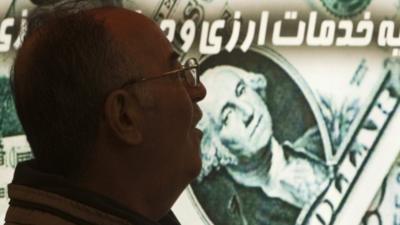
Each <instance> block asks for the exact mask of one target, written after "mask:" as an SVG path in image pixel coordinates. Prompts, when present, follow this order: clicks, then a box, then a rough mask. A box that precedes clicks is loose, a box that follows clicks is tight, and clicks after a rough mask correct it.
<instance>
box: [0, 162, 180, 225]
mask: <svg viewBox="0 0 400 225" xmlns="http://www.w3.org/2000/svg"><path fill="white" fill-rule="evenodd" d="M8 193H9V196H10V207H9V208H8V211H7V214H6V218H5V221H6V223H5V225H16V224H30V225H74V224H80V225H81V224H82V225H122V224H123V225H179V222H178V220H177V219H176V217H175V216H174V214H173V213H172V212H170V213H169V214H167V216H165V217H164V218H162V219H161V220H160V221H159V222H153V221H150V220H149V219H147V218H145V217H143V216H141V215H140V214H138V213H135V212H132V211H130V210H129V209H127V208H125V207H124V206H121V205H120V204H118V203H116V202H114V201H113V200H110V199H108V198H105V197H104V196H100V195H98V194H95V193H92V192H89V191H85V190H82V189H79V188H77V187H75V186H74V185H73V184H71V183H70V182H68V181H67V180H66V179H64V178H63V177H61V176H57V175H54V174H49V173H44V172H41V171H39V170H37V169H35V161H34V160H31V161H28V162H23V163H20V164H18V166H17V168H16V170H15V175H14V179H13V181H12V183H11V184H10V185H9V188H8Z"/></svg>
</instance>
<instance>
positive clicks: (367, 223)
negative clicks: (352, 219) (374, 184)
mask: <svg viewBox="0 0 400 225" xmlns="http://www.w3.org/2000/svg"><path fill="white" fill-rule="evenodd" d="M399 209H400V157H397V160H396V162H395V163H394V164H393V166H392V168H391V170H390V172H389V174H388V175H387V177H386V178H385V180H384V181H383V183H382V186H381V188H380V189H379V190H378V192H377V193H376V196H375V198H374V201H373V202H372V204H371V206H370V207H369V208H368V210H367V212H366V213H365V215H364V216H363V218H362V222H361V223H360V225H386V224H399V222H400V214H399Z"/></svg>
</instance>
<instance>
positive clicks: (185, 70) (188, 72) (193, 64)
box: [121, 58, 200, 88]
mask: <svg viewBox="0 0 400 225" xmlns="http://www.w3.org/2000/svg"><path fill="white" fill-rule="evenodd" d="M198 66H199V64H198V62H197V60H196V59H195V58H190V59H188V60H187V61H186V62H185V64H184V65H182V68H181V69H176V70H171V71H168V72H166V73H163V74H161V75H158V76H153V77H147V78H141V79H134V80H129V81H127V82H126V83H124V84H123V85H122V86H121V88H124V87H126V86H128V85H131V84H134V83H139V82H143V81H148V80H155V79H160V78H164V77H167V76H174V75H175V76H180V77H182V78H183V79H184V80H185V81H186V84H187V85H189V86H190V87H198V86H199V84H200V78H199V74H198V71H197V67H198Z"/></svg>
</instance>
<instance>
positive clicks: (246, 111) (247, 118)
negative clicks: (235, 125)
mask: <svg viewBox="0 0 400 225" xmlns="http://www.w3.org/2000/svg"><path fill="white" fill-rule="evenodd" d="M237 106H238V108H239V110H240V112H241V114H242V120H243V123H244V125H245V126H246V127H248V126H249V125H250V123H251V121H253V118H254V109H253V107H252V106H251V105H250V104H248V103H247V102H243V101H241V102H238V104H237Z"/></svg>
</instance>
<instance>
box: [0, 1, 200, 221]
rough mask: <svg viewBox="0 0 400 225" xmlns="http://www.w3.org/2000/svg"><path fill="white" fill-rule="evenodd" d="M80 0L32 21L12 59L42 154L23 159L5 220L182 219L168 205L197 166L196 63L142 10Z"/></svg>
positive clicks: (18, 98)
mask: <svg viewBox="0 0 400 225" xmlns="http://www.w3.org/2000/svg"><path fill="white" fill-rule="evenodd" d="M67 6H68V7H69V8H68V10H66V9H65V7H67ZM76 6H77V5H76V4H71V5H69V4H67V5H63V6H60V7H64V8H60V9H55V11H52V12H51V13H50V14H47V16H46V17H44V16H43V15H38V16H36V17H35V18H40V21H43V19H44V20H45V22H36V21H35V18H34V19H32V20H31V23H30V25H29V27H28V31H27V36H26V37H25V40H24V43H23V45H22V47H21V48H20V50H19V52H18V55H17V57H16V60H15V65H14V74H13V77H12V85H13V89H14V97H15V103H16V108H17V113H18V116H19V118H20V120H21V123H22V125H23V128H24V130H25V132H26V135H27V139H28V141H29V143H30V145H31V148H32V151H33V154H34V156H35V159H34V160H32V161H29V162H26V163H21V164H20V165H18V167H17V169H16V172H15V176H14V179H13V182H12V184H10V185H9V196H10V199H11V200H10V208H9V209H8V212H7V215H6V219H5V220H6V224H41V225H44V224H52V225H53V224H135V225H136V224H154V225H156V224H178V221H177V220H176V218H175V217H174V216H173V214H172V213H171V212H170V208H171V206H172V205H173V203H174V202H175V200H176V199H177V198H178V196H179V195H180V193H181V192H182V191H183V190H184V188H185V187H186V186H187V184H188V183H189V182H191V180H192V179H194V178H195V177H196V176H197V175H198V173H199V171H200V169H201V159H200V147H199V144H200V139H201V132H200V131H199V130H198V129H196V128H195V126H196V124H197V122H198V121H199V120H200V118H201V111H200V109H199V107H198V106H197V104H196V103H197V102H198V101H200V100H201V99H203V98H204V96H205V94H206V92H205V88H204V86H203V85H202V84H201V83H199V82H198V80H196V78H198V77H197V75H196V74H195V73H193V72H192V73H191V71H193V70H195V67H196V65H194V62H193V60H190V61H188V62H190V63H189V64H187V65H186V66H185V67H181V65H180V64H179V63H178V61H177V57H178V55H177V54H176V53H174V51H173V50H172V48H171V45H170V43H169V42H168V40H167V39H166V38H165V36H164V34H163V33H162V31H161V30H160V29H159V28H158V26H157V25H156V24H155V23H153V22H152V21H151V20H149V19H148V18H146V17H145V16H143V15H140V14H137V13H134V12H131V11H128V10H125V9H121V8H113V7H103V8H96V9H87V10H80V11H79V10H78V9H77V8H76ZM79 7H81V6H79Z"/></svg>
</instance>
